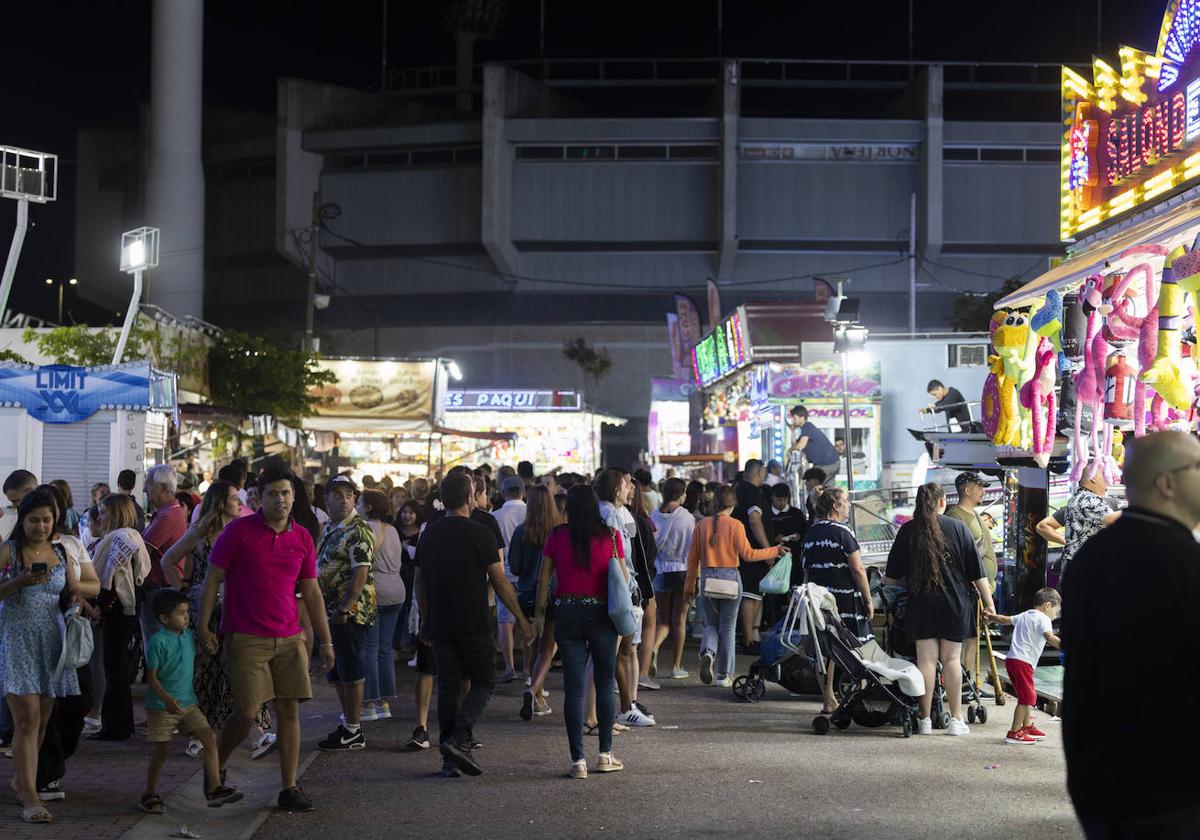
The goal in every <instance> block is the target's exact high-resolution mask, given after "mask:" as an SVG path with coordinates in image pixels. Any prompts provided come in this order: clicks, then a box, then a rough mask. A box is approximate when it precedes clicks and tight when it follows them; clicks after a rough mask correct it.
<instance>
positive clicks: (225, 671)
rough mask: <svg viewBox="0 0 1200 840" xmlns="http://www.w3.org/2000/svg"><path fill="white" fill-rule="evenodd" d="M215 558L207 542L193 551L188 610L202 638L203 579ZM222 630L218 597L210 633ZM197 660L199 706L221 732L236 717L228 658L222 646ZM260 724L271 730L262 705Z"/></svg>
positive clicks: (195, 632)
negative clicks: (210, 558) (200, 625)
mask: <svg viewBox="0 0 1200 840" xmlns="http://www.w3.org/2000/svg"><path fill="white" fill-rule="evenodd" d="M210 554H212V543H210V542H209V541H208V540H207V539H203V540H201V541H200V544H199V545H197V546H196V548H195V549H194V550H193V551H192V585H191V588H190V589H189V590H188V601H189V604H188V608H189V611H190V619H189V621H190V625H191V629H192V633H193V634H194V635H196V637H197V638H199V632H200V629H199V622H200V600H201V598H202V597H203V595H204V578H205V576H206V575H207V574H208V558H209V555H210ZM220 626H221V599H220V596H218V597H217V605H216V607H215V608H214V609H213V614H212V618H211V619H210V620H209V622H208V629H209V630H210V631H211V632H212V633H217V631H218V630H219V629H220ZM198 653H199V655H198V656H197V657H196V674H195V678H194V681H193V683H192V685H193V687H194V688H195V690H196V704H197V705H198V706H199V707H200V711H202V712H203V713H204V716H205V717H206V718H208V725H209V726H211V727H212V728H213V729H214V730H220V728H221V727H222V726H224V725H225V721H227V720H228V719H229V717H230V716H231V715H232V714H233V713H234V711H235V709H234V705H233V688H232V687H231V686H230V684H229V667H228V661H227V658H226V656H225V644H224V642H221V643H220V646H219V647H218V648H217V652H216V653H215V654H213V655H212V656H209V655H208V654H207V653H206V652H203V651H200V652H198ZM255 723H257V724H258V725H259V726H260V727H262V728H263V729H264V730H267V729H270V728H271V712H270V711H269V710H268V709H267V706H266V704H265V703H264V704H263V707H262V709H260V710H259V713H258V717H257V718H255Z"/></svg>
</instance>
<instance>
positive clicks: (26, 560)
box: [0, 490, 79, 823]
mask: <svg viewBox="0 0 1200 840" xmlns="http://www.w3.org/2000/svg"><path fill="white" fill-rule="evenodd" d="M56 518H57V508H56V505H55V500H54V497H53V496H52V495H50V494H49V493H45V492H42V491H40V490H35V491H33V492H32V493H30V494H28V495H27V496H25V498H24V499H22V500H21V503H20V505H19V506H18V507H17V522H16V525H15V526H14V528H13V531H12V535H11V536H10V537H9V540H8V542H6V543H4V544H3V545H2V546H0V581H3V583H2V584H0V684H2V685H3V686H4V691H5V701H6V702H7V704H8V707H9V709H10V710H11V712H12V717H13V724H14V731H13V762H14V764H15V765H16V768H15V769H16V772H15V774H14V775H13V780H12V789H13V793H15V794H17V796H18V797H19V798H20V800H21V803H22V810H21V818H22V819H24V820H25V822H28V823H49V822H52V821H53V819H54V818H53V817H52V816H51V815H50V813H49V812H48V811H47V810H46V809H45V807H44V806H43V805H42V803H41V799H40V798H39V796H38V790H37V766H38V750H39V749H40V747H41V742H42V739H43V738H44V737H45V733H46V726H47V725H48V723H49V720H50V715H51V712H52V710H53V709H54V700H55V698H56V697H68V696H70V695H74V694H78V693H79V677H78V675H77V673H76V671H75V669H74V668H66V669H64V670H62V671H60V672H58V674H57V676H55V672H56V670H57V667H58V662H59V659H60V656H61V654H62V649H63V615H62V611H61V609H60V608H59V607H60V599H61V598H62V597H63V595H64V594H65V595H66V597H67V599H68V600H73V599H75V598H76V597H78V595H79V581H78V578H77V577H76V571H75V568H74V564H72V563H70V562H68V560H67V555H66V551H65V550H64V549H63V548H62V546H60V545H55V544H54V543H53V542H52V541H51V539H52V537H53V535H54V523H55V520H56Z"/></svg>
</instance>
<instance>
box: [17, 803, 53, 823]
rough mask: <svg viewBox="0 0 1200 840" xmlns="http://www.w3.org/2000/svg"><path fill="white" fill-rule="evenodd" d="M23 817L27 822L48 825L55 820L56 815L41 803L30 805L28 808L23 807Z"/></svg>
mask: <svg viewBox="0 0 1200 840" xmlns="http://www.w3.org/2000/svg"><path fill="white" fill-rule="evenodd" d="M21 819H23V820H24V821H25V822H27V823H34V824H37V825H46V824H47V823H52V822H54V815H53V814H51V813H50V812H49V811H47V810H46V809H45V808H43V807H42V806H41V805H30V806H29V807H28V808H22V809H21Z"/></svg>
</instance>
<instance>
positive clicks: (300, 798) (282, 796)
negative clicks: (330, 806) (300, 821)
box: [276, 787, 316, 814]
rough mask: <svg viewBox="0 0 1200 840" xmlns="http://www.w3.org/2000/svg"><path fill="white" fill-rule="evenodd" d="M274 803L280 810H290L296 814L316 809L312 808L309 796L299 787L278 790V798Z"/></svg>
mask: <svg viewBox="0 0 1200 840" xmlns="http://www.w3.org/2000/svg"><path fill="white" fill-rule="evenodd" d="M276 804H277V806H278V807H279V810H281V811H291V812H293V813H297V814H307V813H308V812H310V811H314V810H316V809H315V808H313V804H312V802H311V801H310V800H309V798H308V797H307V796H305V795H304V791H302V790H300V788H299V787H294V788H288V789H287V790H281V791H280V792H279V800H278V801H277V803H276Z"/></svg>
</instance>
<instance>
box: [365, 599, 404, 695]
mask: <svg viewBox="0 0 1200 840" xmlns="http://www.w3.org/2000/svg"><path fill="white" fill-rule="evenodd" d="M403 611H404V604H389V605H388V606H386V607H380V608H379V616H378V617H377V618H376V619H375V623H374V624H372V625H371V629H370V631H369V632H368V633H367V643H366V645H364V646H363V670H364V671H365V672H366V677H367V684H366V687H365V688H364V689H363V700H364V701H370V700H386V699H388V698H389V697H395V696H396V663H395V662H393V661H392V638H393V637H394V636H395V635H396V623H397V622H398V621H400V613H401V612H403Z"/></svg>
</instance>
